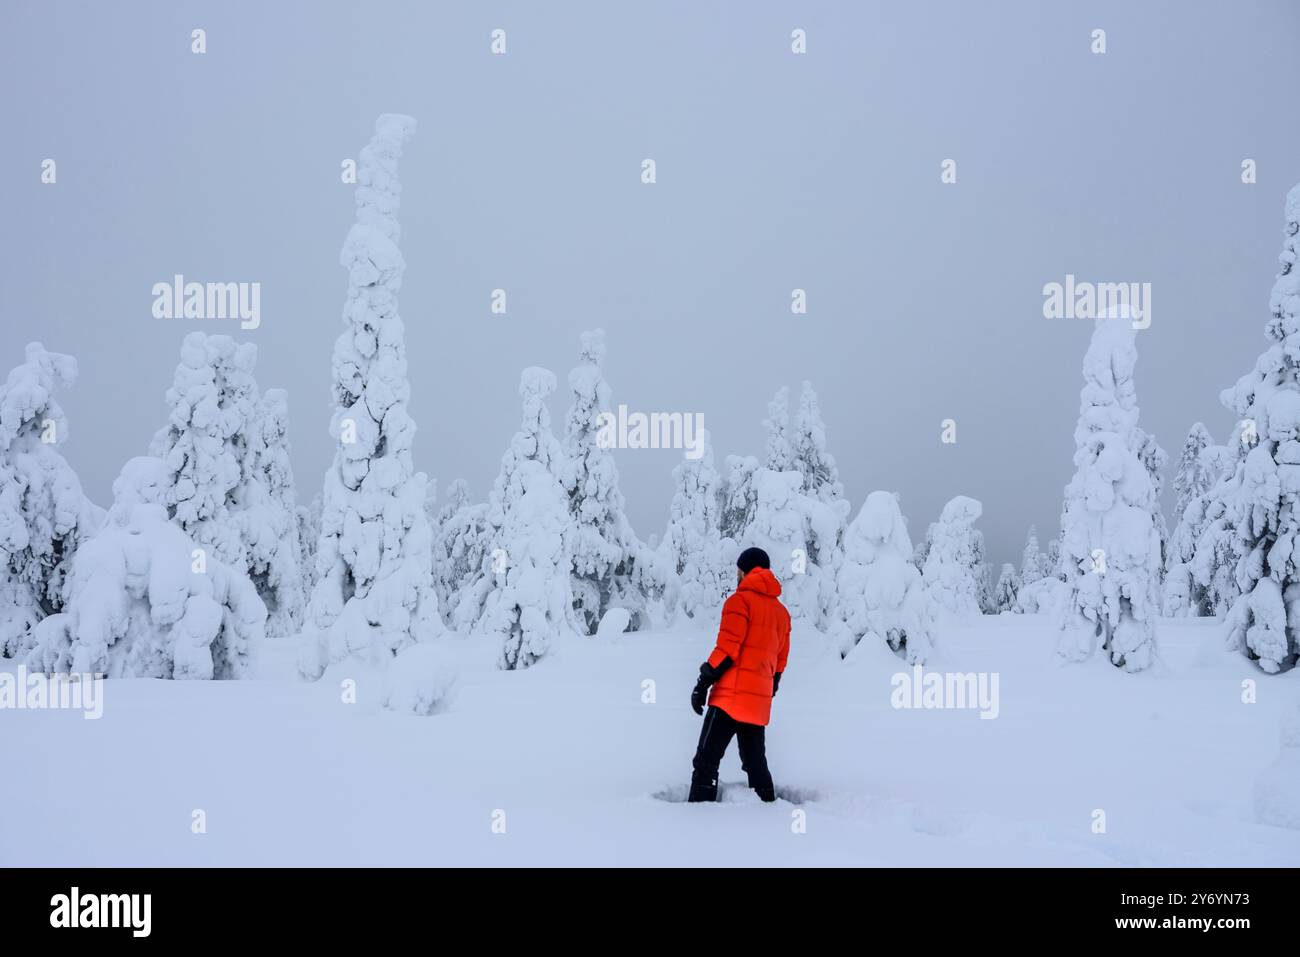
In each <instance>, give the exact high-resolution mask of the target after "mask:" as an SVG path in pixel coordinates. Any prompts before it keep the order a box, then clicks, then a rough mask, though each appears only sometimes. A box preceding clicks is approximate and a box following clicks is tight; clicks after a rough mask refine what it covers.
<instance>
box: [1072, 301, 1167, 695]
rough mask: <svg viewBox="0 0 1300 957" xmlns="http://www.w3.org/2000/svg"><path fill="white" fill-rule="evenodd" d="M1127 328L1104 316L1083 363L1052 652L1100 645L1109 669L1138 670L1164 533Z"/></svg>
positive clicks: (1154, 603) (1085, 653) (1149, 632)
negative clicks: (1062, 587)
mask: <svg viewBox="0 0 1300 957" xmlns="http://www.w3.org/2000/svg"><path fill="white" fill-rule="evenodd" d="M1136 365H1137V347H1136V344H1135V342H1134V331H1133V326H1132V323H1130V322H1127V321H1119V320H1114V319H1100V320H1098V321H1097V323H1096V327H1095V330H1094V332H1093V336H1092V343H1091V345H1090V346H1089V347H1088V352H1087V354H1086V355H1085V357H1084V362H1083V374H1084V387H1083V392H1082V394H1081V396H1080V411H1079V424H1078V426H1077V427H1076V429H1075V432H1074V440H1075V447H1076V451H1075V455H1074V464H1075V468H1076V472H1075V474H1074V477H1073V478H1072V479H1071V480H1070V484H1069V485H1068V486H1066V489H1065V505H1064V510H1063V513H1062V516H1061V534H1062V542H1061V552H1062V563H1063V564H1062V568H1063V570H1064V571H1065V573H1066V583H1067V585H1068V586H1069V589H1070V590H1069V597H1068V600H1066V601H1065V602H1063V603H1062V606H1061V608H1060V609H1059V628H1060V636H1059V642H1058V650H1059V651H1060V653H1061V655H1062V656H1064V657H1066V658H1067V659H1070V660H1083V659H1085V658H1088V657H1091V656H1092V654H1093V653H1094V652H1095V650H1096V645H1097V642H1098V639H1100V643H1101V647H1102V648H1103V649H1105V650H1106V651H1107V652H1108V653H1109V655H1110V661H1111V663H1112V664H1114V665H1116V666H1118V667H1121V668H1123V669H1125V670H1126V671H1140V670H1142V669H1143V668H1146V667H1147V666H1148V665H1150V664H1151V661H1152V657H1153V655H1154V650H1155V632H1154V628H1153V625H1154V619H1155V616H1156V615H1157V614H1158V613H1159V603H1158V594H1159V592H1158V582H1159V569H1160V536H1159V532H1158V527H1157V522H1156V512H1157V502H1156V490H1155V486H1154V485H1153V483H1152V479H1151V473H1150V471H1148V467H1147V463H1146V462H1145V461H1144V460H1143V459H1142V458H1141V457H1140V455H1139V452H1140V449H1141V448H1142V444H1143V443H1144V441H1145V439H1144V436H1145V433H1143V432H1142V431H1141V429H1139V428H1138V406H1137V391H1136V388H1135V385H1134V378H1133V373H1134V369H1135V367H1136Z"/></svg>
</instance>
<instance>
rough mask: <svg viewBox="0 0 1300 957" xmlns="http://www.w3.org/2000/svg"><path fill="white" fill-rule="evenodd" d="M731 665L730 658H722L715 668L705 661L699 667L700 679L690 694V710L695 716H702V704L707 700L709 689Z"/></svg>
mask: <svg viewBox="0 0 1300 957" xmlns="http://www.w3.org/2000/svg"><path fill="white" fill-rule="evenodd" d="M732 664H733V662H732V660H731V659H730V658H723V659H722V661H721V662H720V663H719V664H718V667H716V668H715V667H713V666H712V665H711V664H709V663H708V662H707V661H706V662H704V664H702V665H700V678H699V680H698V681H696V682H695V690H694V691H692V692H691V708H692V709H693V710H694V711H695V713H696V714H704V702H705V701H707V700H708V697H709V689H710V688H711V687H713V684H714V682H716V681H717V680H718V679H719V678H721V677H722V675H723V672H725V671H726V670H727V669H728V668H730V667H731V666H732Z"/></svg>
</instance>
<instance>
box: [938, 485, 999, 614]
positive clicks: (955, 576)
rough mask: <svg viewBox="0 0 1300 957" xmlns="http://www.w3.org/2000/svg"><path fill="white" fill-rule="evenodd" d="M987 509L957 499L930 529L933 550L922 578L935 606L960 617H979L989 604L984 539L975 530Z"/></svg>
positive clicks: (963, 496) (974, 503)
mask: <svg viewBox="0 0 1300 957" xmlns="http://www.w3.org/2000/svg"><path fill="white" fill-rule="evenodd" d="M983 511H984V507H983V506H982V505H981V504H980V503H979V502H977V501H976V500H975V499H973V498H968V497H967V496H965V495H958V496H957V497H956V498H954V499H952V500H951V501H949V502H948V504H946V505H945V506H944V507H943V512H942V513H940V515H939V521H937V522H935V523H934V524H933V525H931V526H930V533H929V540H930V550H929V553H928V554H927V555H926V558H925V567H924V568H923V569H922V577H923V579H924V581H925V587H926V590H927V591H928V592H929V594H930V600H931V601H933V602H934V603H935V606H936V607H938V608H941V609H944V610H945V611H949V612H952V613H954V614H957V615H978V614H980V612H981V611H982V610H983V607H984V604H985V603H986V601H987V595H986V591H987V585H986V584H985V574H986V573H985V569H984V536H983V535H980V534H979V533H978V532H977V531H976V530H975V527H974V523H975V521H976V519H978V518H979V517H980V515H981V514H982V513H983Z"/></svg>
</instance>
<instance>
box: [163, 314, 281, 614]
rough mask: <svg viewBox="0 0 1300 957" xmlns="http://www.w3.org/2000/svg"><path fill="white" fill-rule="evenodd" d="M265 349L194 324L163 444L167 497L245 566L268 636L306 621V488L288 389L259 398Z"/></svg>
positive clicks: (228, 560) (175, 514) (197, 533)
mask: <svg viewBox="0 0 1300 957" xmlns="http://www.w3.org/2000/svg"><path fill="white" fill-rule="evenodd" d="M256 364H257V347H256V346H254V345H252V344H251V343H243V344H240V343H236V342H235V341H234V340H233V339H231V338H230V337H229V336H209V335H205V334H204V333H202V332H193V333H190V334H189V335H188V336H186V337H185V341H184V343H183V344H182V346H181V361H180V364H179V365H178V366H177V367H176V372H175V375H174V376H173V380H172V386H171V388H170V389H168V390H167V404H168V406H169V407H170V409H171V413H170V415H169V417H168V424H167V426H166V427H165V428H163V429H162V430H160V431H159V432H158V434H157V435H156V436H155V438H154V443H153V452H154V455H155V456H156V457H158V458H159V459H160V460H161V461H162V462H163V464H164V466H165V469H166V475H165V486H164V500H163V501H164V504H165V505H166V506H167V508H168V513H169V515H170V516H171V517H172V519H173V520H174V521H175V522H176V523H177V524H178V525H179V526H180V527H181V530H182V531H184V532H185V533H186V535H188V536H190V537H191V538H193V539H194V540H195V542H197V543H198V545H199V546H200V547H202V548H204V549H207V550H210V551H211V552H212V553H213V555H214V557H216V558H217V559H218V560H219V561H221V562H224V563H225V564H227V565H230V566H232V567H234V568H237V569H240V570H241V571H243V572H245V573H246V574H247V575H248V576H249V577H250V578H251V579H252V581H253V584H254V585H255V586H256V588H257V591H258V595H259V596H261V598H262V600H263V602H264V603H265V604H266V606H267V608H268V609H269V614H270V618H269V619H268V622H267V634H268V635H270V636H272V637H277V638H278V637H283V636H285V635H289V634H293V633H295V632H297V631H298V630H299V629H300V628H301V625H302V615H303V606H304V603H305V600H306V585H305V584H304V582H303V574H302V568H301V561H302V547H301V543H300V542H299V539H298V528H297V514H296V510H297V506H296V504H295V499H296V492H295V489H294V482H293V471H292V468H291V467H290V465H289V444H288V427H289V407H288V395H287V393H285V392H284V390H282V389H269V390H267V393H266V395H265V396H259V394H258V388H257V382H256V380H255V378H254V370H255V366H256Z"/></svg>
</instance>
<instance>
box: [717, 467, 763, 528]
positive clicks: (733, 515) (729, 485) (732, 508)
mask: <svg viewBox="0 0 1300 957" xmlns="http://www.w3.org/2000/svg"><path fill="white" fill-rule="evenodd" d="M726 463H727V472H726V476H725V477H724V479H723V483H722V487H721V489H720V490H719V498H720V500H721V506H722V511H721V513H720V515H719V519H718V524H719V531H721V533H722V537H723V538H729V539H731V540H732V541H733V542H740V541H743V540H744V539H745V535H746V533H747V532H748V531H749V526H750V524H751V523H752V522H753V521H754V509H755V508H757V507H758V489H757V487H756V486H755V484H754V475H755V473H757V472H758V470H759V468H760V467H761V466H760V465H759V463H758V459H756V458H754V457H753V456H752V455H745V456H741V455H728V456H727V460H726Z"/></svg>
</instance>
